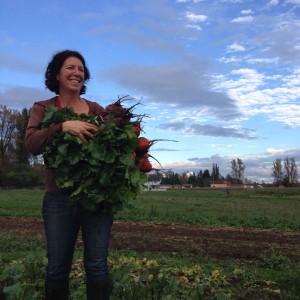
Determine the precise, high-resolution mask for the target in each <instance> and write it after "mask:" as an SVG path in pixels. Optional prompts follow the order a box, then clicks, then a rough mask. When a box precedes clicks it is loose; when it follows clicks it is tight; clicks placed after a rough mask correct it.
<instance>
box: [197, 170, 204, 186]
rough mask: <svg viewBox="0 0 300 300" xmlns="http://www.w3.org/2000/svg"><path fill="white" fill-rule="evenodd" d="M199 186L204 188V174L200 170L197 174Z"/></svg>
mask: <svg viewBox="0 0 300 300" xmlns="http://www.w3.org/2000/svg"><path fill="white" fill-rule="evenodd" d="M197 185H198V186H203V173H202V170H200V171H199V172H198V174H197Z"/></svg>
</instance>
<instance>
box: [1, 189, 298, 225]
mask: <svg viewBox="0 0 300 300" xmlns="http://www.w3.org/2000/svg"><path fill="white" fill-rule="evenodd" d="M43 194H44V192H43V191H41V190H0V215H1V216H11V217H41V207H42V198H43ZM116 219H119V220H130V221H159V222H170V223H191V224H201V225H217V226H225V225H227V226H243V227H254V228H277V229H292V230H299V229H300V189H255V190H250V189H247V190H246V189H245V190H232V191H231V195H230V197H227V194H226V191H225V190H219V189H203V190H169V191H155V192H154V191H152V192H144V193H142V194H141V195H139V196H138V197H137V199H136V200H135V201H134V202H133V203H131V204H130V206H129V207H127V208H126V209H124V210H123V211H121V212H119V213H117V214H116Z"/></svg>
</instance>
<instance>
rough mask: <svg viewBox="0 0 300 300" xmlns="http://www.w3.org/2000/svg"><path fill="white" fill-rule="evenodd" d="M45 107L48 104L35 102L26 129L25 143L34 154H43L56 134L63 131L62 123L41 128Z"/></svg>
mask: <svg viewBox="0 0 300 300" xmlns="http://www.w3.org/2000/svg"><path fill="white" fill-rule="evenodd" d="M45 108H46V106H45V104H44V103H42V102H36V103H34V105H33V107H32V109H31V112H30V118H29V122H28V125H27V129H26V136H25V145H26V147H27V150H28V151H29V152H30V153H32V154H34V155H38V154H42V153H43V151H44V150H45V148H46V146H47V144H48V143H49V142H51V141H52V140H53V138H54V136H55V134H56V133H57V132H61V131H62V123H60V124H51V126H50V127H49V128H43V129H41V128H40V125H41V122H42V121H43V119H44V114H45Z"/></svg>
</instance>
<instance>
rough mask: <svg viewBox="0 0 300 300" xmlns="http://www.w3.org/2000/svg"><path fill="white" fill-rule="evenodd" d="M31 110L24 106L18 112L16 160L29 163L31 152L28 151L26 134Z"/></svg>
mask: <svg viewBox="0 0 300 300" xmlns="http://www.w3.org/2000/svg"><path fill="white" fill-rule="evenodd" d="M29 116H30V110H28V109H27V108H24V109H23V110H22V111H21V112H19V113H18V115H17V118H16V130H17V132H16V138H15V139H16V142H15V144H16V145H15V147H16V162H17V163H23V164H28V163H29V159H30V156H31V155H30V153H29V152H28V150H27V148H26V146H25V134H26V127H27V124H28V121H29Z"/></svg>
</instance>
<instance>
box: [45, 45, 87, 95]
mask: <svg viewBox="0 0 300 300" xmlns="http://www.w3.org/2000/svg"><path fill="white" fill-rule="evenodd" d="M69 57H76V58H78V59H80V60H81V62H82V64H83V66H84V81H85V82H87V81H88V80H89V79H90V71H89V69H88V68H87V66H86V64H85V60H84V58H83V56H82V55H81V54H80V53H79V52H77V51H73V50H64V51H61V52H58V53H56V54H54V56H53V57H52V60H51V61H50V62H49V64H48V67H47V70H46V72H45V85H46V88H48V89H49V90H50V91H51V92H54V93H55V94H56V95H58V94H59V82H58V81H57V79H56V75H57V74H58V73H59V71H60V69H61V67H62V65H63V63H64V61H65V60H66V59H67V58H69ZM85 92H86V85H85V84H84V85H83V86H82V88H81V90H80V95H82V94H85Z"/></svg>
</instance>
